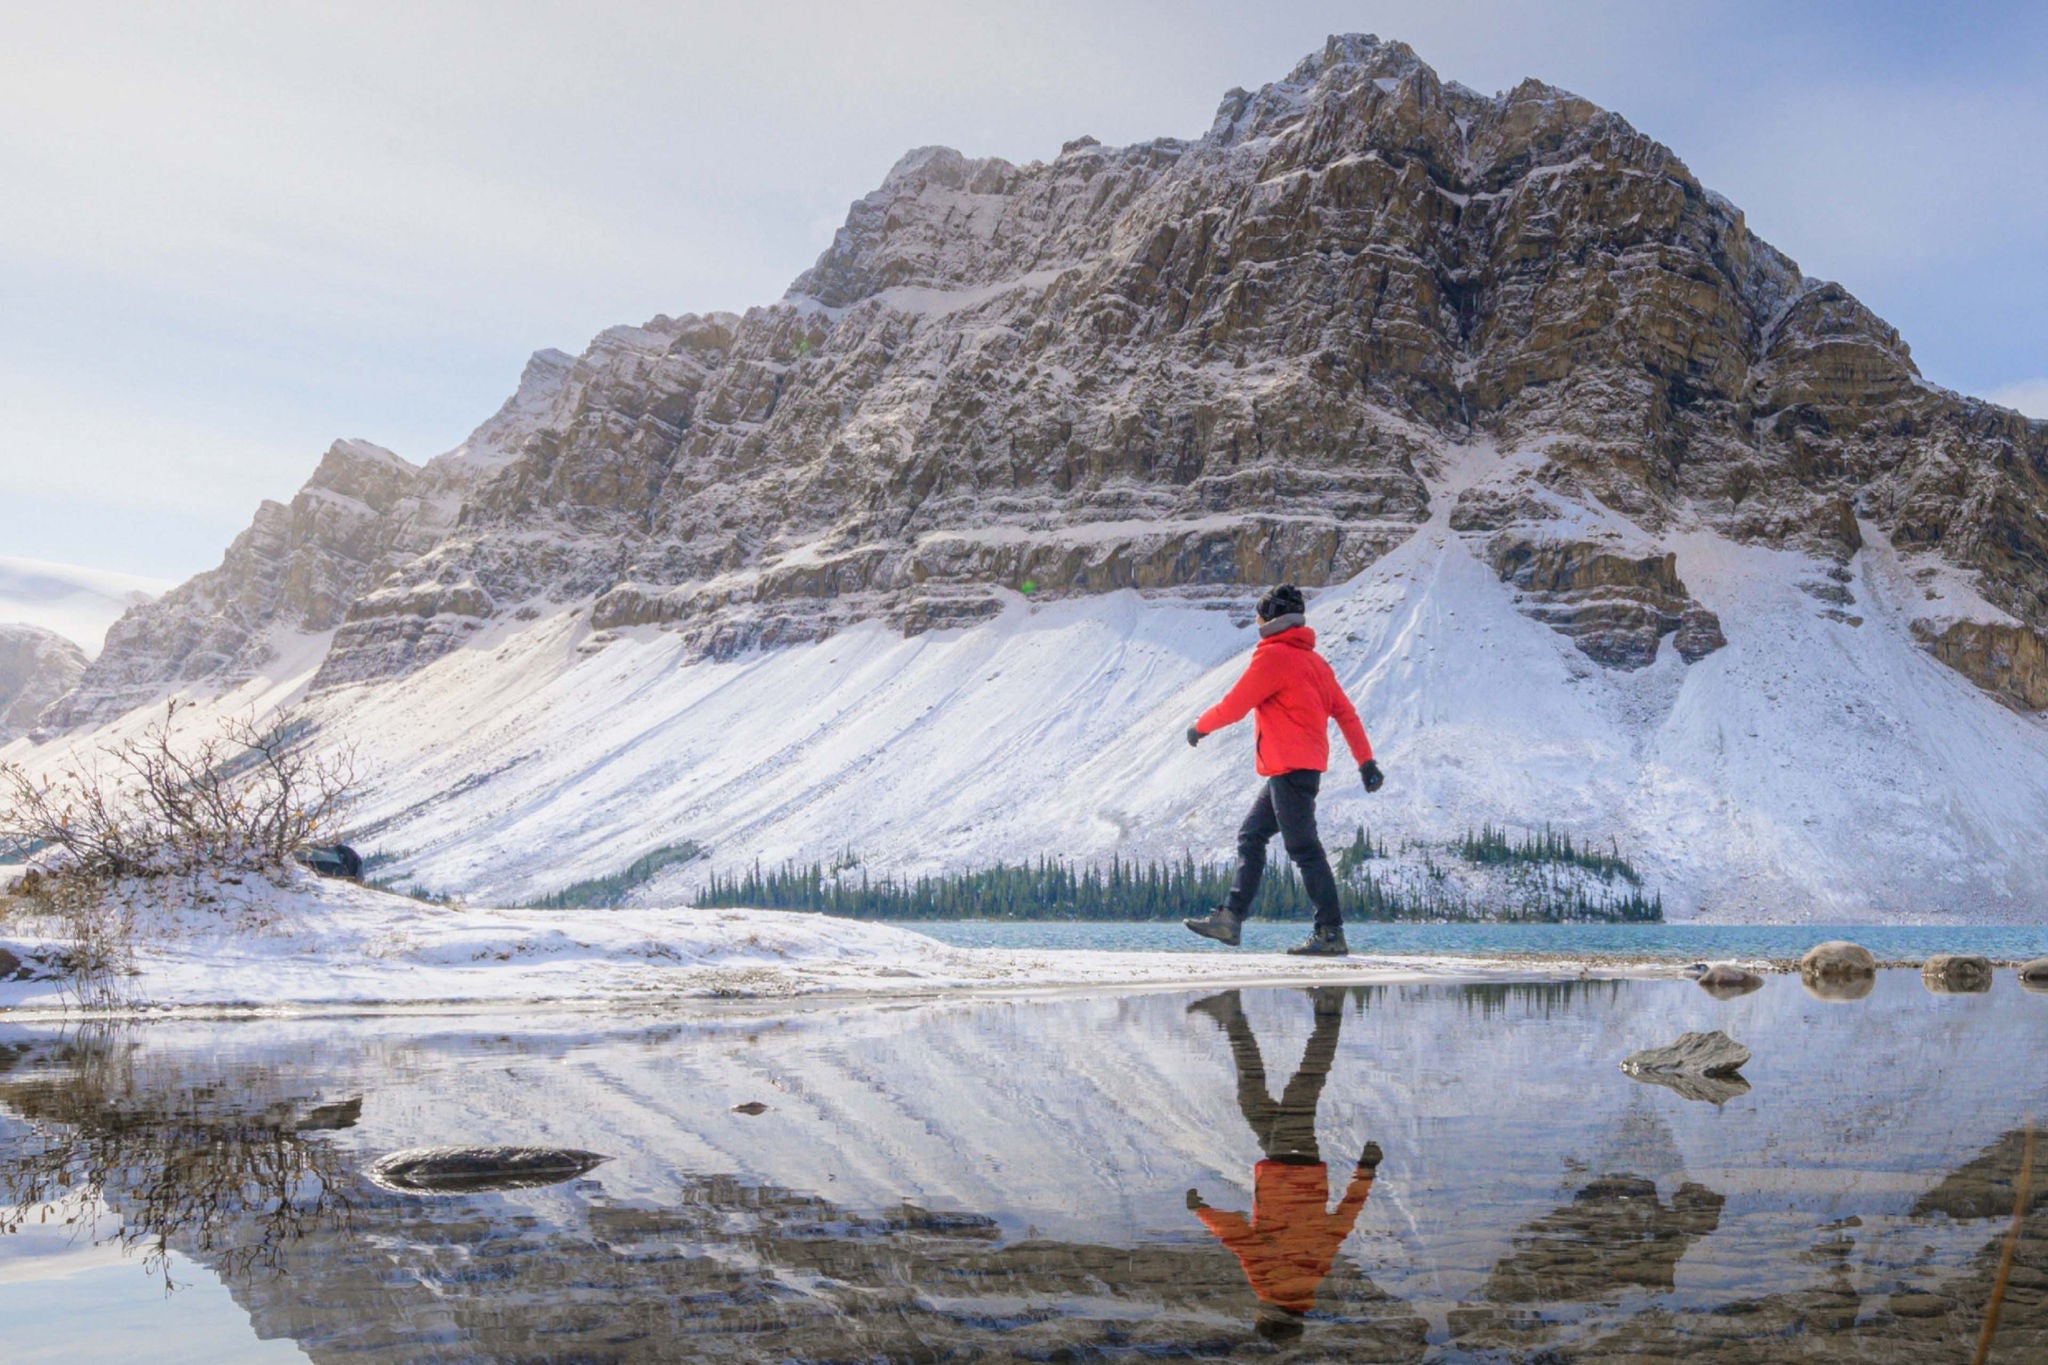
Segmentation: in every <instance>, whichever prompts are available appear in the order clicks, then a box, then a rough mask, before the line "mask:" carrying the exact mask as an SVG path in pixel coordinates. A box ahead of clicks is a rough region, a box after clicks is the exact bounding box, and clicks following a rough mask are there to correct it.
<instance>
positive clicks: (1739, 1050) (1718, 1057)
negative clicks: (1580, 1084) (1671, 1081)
mask: <svg viewBox="0 0 2048 1365" xmlns="http://www.w3.org/2000/svg"><path fill="white" fill-rule="evenodd" d="M1748 1062H1749V1049H1748V1048H1746V1047H1744V1046H1743V1045H1742V1044H1740V1043H1738V1042H1736V1041H1735V1040H1734V1039H1733V1038H1730V1037H1729V1036H1728V1035H1727V1034H1725V1033H1723V1032H1721V1030H1719V1029H1715V1030H1714V1031H1713V1032H1712V1033H1685V1034H1680V1035H1679V1039H1678V1041H1677V1042H1675V1043H1672V1044H1671V1045H1670V1046H1668V1047H1646V1048H1644V1049H1643V1050H1642V1051H1641V1052H1631V1053H1630V1054H1629V1055H1628V1056H1627V1057H1626V1058H1624V1059H1623V1061H1622V1063H1621V1069H1622V1070H1623V1071H1626V1072H1628V1074H1629V1075H1631V1076H1642V1075H1648V1074H1651V1073H1677V1074H1685V1075H1692V1076H1732V1075H1734V1074H1735V1073H1736V1072H1738V1071H1740V1070H1742V1068H1743V1067H1744V1066H1745V1065H1747V1064H1748Z"/></svg>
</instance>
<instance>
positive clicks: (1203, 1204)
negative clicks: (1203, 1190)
mask: <svg viewBox="0 0 2048 1365" xmlns="http://www.w3.org/2000/svg"><path fill="white" fill-rule="evenodd" d="M1188 1207H1189V1208H1191V1209H1206V1208H1208V1207H1209V1201H1208V1200H1206V1199H1204V1198H1202V1196H1201V1195H1199V1194H1196V1193H1195V1192H1194V1191H1193V1190H1189V1191H1188Z"/></svg>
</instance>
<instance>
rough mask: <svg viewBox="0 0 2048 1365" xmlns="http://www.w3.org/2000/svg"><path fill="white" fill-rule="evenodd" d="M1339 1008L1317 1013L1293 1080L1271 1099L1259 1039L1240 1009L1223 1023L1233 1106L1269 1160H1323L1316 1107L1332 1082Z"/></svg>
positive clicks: (1339, 1025)
mask: <svg viewBox="0 0 2048 1365" xmlns="http://www.w3.org/2000/svg"><path fill="white" fill-rule="evenodd" d="M1343 1023H1344V1018H1343V1014H1342V1012H1341V1011H1340V1010H1336V1009H1332V1010H1320V1009H1319V1010H1317V1011H1316V1027H1315V1032H1314V1033H1313V1034H1311V1035H1310V1036H1309V1040H1308V1048H1307V1050H1306V1051H1304V1052H1303V1053H1302V1054H1301V1065H1300V1066H1298V1067H1296V1068H1295V1071H1294V1079H1293V1080H1291V1081H1289V1082H1287V1088H1286V1089H1285V1090H1283V1091H1281V1092H1280V1098H1279V1099H1277V1100H1276V1099H1274V1098H1273V1096H1272V1094H1271V1093H1270V1092H1269V1091H1268V1090H1267V1089H1266V1061H1265V1058H1263V1057H1261V1056H1260V1055H1259V1040H1258V1038H1257V1037H1256V1036H1255V1035H1254V1034H1253V1033H1252V1026H1251V1025H1250V1024H1249V1023H1247V1022H1246V1021H1245V1017H1244V1014H1243V1013H1242V1012H1241V1011H1238V1012H1233V1013H1232V1014H1231V1015H1230V1017H1229V1018H1228V1019H1227V1020H1226V1021H1225V1023H1224V1025H1223V1031H1224V1032H1225V1033H1226V1034H1227V1035H1229V1038H1230V1055H1231V1057H1232V1059H1233V1060H1235V1061H1236V1063H1237V1107H1238V1111H1239V1112H1240V1113H1242V1114H1243V1115H1244V1121H1245V1122H1246V1123H1248V1124H1250V1125H1251V1127H1252V1132H1253V1133H1254V1134H1255V1135H1256V1136H1257V1137H1258V1139H1259V1150H1260V1151H1261V1152H1264V1153H1265V1155H1266V1159H1267V1160H1268V1161H1283V1162H1295V1163H1313V1162H1317V1161H1321V1160H1322V1159H1323V1158H1322V1154H1321V1152H1320V1151H1319V1150H1318V1149H1317V1147H1316V1105H1317V1104H1318V1103H1319V1102H1320V1101H1321V1099H1322V1097H1323V1082H1324V1081H1327V1080H1328V1079H1330V1064H1331V1063H1332V1062H1334V1061H1336V1060H1337V1034H1338V1030H1339V1029H1341V1028H1342V1027H1343Z"/></svg>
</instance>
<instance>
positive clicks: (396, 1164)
mask: <svg viewBox="0 0 2048 1365" xmlns="http://www.w3.org/2000/svg"><path fill="white" fill-rule="evenodd" d="M610 1159H611V1158H609V1157H604V1156H599V1155H598V1154H597V1153H596V1152H585V1151H579V1150H577V1149H576V1148H574V1147H410V1148H407V1149H406V1150H405V1151H402V1152H393V1153H391V1155H389V1156H386V1157H382V1158H380V1159H379V1160H378V1161H377V1162H376V1163H375V1164H374V1165H372V1166H371V1167H370V1172H369V1174H370V1179H371V1180H372V1181H374V1182H375V1183H377V1184H378V1185H381V1186H383V1187H384V1188H385V1189H387V1190H396V1191H398V1192H399V1193H402V1194H470V1193H474V1192H477V1191H480V1190H518V1189H529V1188H532V1187H533V1186H536V1185H552V1184H555V1183H556V1182H557V1181H562V1180H571V1179H574V1178H575V1177H576V1176H579V1175H582V1174H583V1173H584V1172H585V1171H588V1170H590V1169H591V1168H592V1167H594V1166H596V1165H597V1164H598V1163H599V1162H601V1161H608V1160H610Z"/></svg>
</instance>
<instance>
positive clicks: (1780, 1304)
mask: <svg viewBox="0 0 2048 1365" xmlns="http://www.w3.org/2000/svg"><path fill="white" fill-rule="evenodd" d="M1700 1028H1723V1029H1725V1030H1726V1031H1728V1032H1729V1033H1730V1034H1732V1035H1733V1036H1734V1037H1736V1038H1737V1039H1739V1040H1741V1041H1742V1042H1744V1043H1746V1044H1747V1045H1748V1046H1749V1047H1750V1048H1751V1049H1752V1050H1753V1052H1754V1053H1755V1058H1754V1060H1753V1061H1752V1062H1751V1063H1750V1064H1749V1066H1748V1067H1747V1068H1745V1072H1744V1077H1745V1078H1746V1083H1747V1084H1746V1088H1745V1087H1744V1086H1743V1085H1740V1084H1737V1085H1731V1086H1728V1087H1725V1088H1722V1089H1717V1090H1714V1091H1712V1092H1711V1093H1713V1094H1714V1095H1715V1096H1716V1098H1717V1099H1718V1100H1719V1102H1718V1103H1717V1102H1713V1101H1712V1100H1703V1099H1694V1098H1688V1096H1687V1093H1686V1092H1684V1091H1681V1090H1673V1089H1670V1088H1666V1087H1661V1086H1655V1085H1646V1084H1642V1083H1638V1082H1635V1081H1632V1080H1631V1079H1629V1078H1628V1077H1627V1076H1625V1075H1623V1074H1622V1073H1621V1072H1620V1071H1619V1069H1618V1068H1617V1066H1616V1063H1617V1062H1618V1060H1619V1059H1620V1058H1621V1057H1622V1056H1623V1055H1625V1054H1626V1053H1627V1052H1629V1051H1631V1050H1633V1049H1635V1048H1638V1047H1643V1046H1647V1045H1650V1044H1655V1043H1661V1042H1668V1041H1670V1040H1671V1039H1672V1038H1674V1037H1676V1035H1677V1034H1678V1033H1679V1032H1682V1031H1684V1030H1686V1029H1700ZM2044 1043H2048V996H2039V995H2030V994H2027V993H2024V992H2022V991H2021V990H2019V989H2018V988H2017V986H2016V985H2015V984H2014V983H2013V982H2012V980H2011V978H2010V976H2006V977H2004V978H2003V979H2001V981H2000V982H1999V983H1998V985H1997V986H1996V987H1995V988H1994V989H1993V990H1992V991H1991V992H1990V993H1989V994H1985V995H1976V996H1944V995H1935V994H1932V993H1930V992H1928V991H1927V990H1925V989H1924V988H1923V987H1922V985H1921V983H1920V980H1919V978H1918V976H1917V975H1915V974H1907V973H1887V974H1885V975H1884V977H1883V978H1882V979H1881V980H1880V982H1879V984H1878V988H1877V990H1876V991H1875V992H1874V993H1873V994H1871V995H1870V996H1869V997H1868V998H1865V999H1862V1000H1859V1001H1855V1002H1851V1003H1833V1002H1825V1001H1820V1000H1816V999H1814V998H1813V997H1811V996H1809V995H1807V994H1806V993H1805V992H1804V991H1802V989H1801V988H1800V986H1799V985H1798V983H1797V982H1796V981H1795V980H1791V979H1786V978H1780V979H1776V980H1773V981H1771V982H1770V983H1769V984H1768V985H1767V986H1766V987H1765V988H1764V989H1763V990H1761V991H1758V992H1756V993H1754V994H1752V995H1748V996H1744V997H1741V998H1738V999H1735V1000H1729V1001H1717V1000H1715V999H1713V998H1711V997H1709V996H1708V995H1707V994H1706V993H1705V992H1702V991H1700V990H1699V989H1697V988H1696V987H1694V986H1692V985H1691V984H1690V983H1686V982H1676V981H1649V982H1609V983H1590V984H1586V983H1570V984H1552V985H1535V984H1529V985H1497V984H1496V985H1487V986H1445V985H1435V986H1411V987H1398V986H1390V987H1377V988H1369V989H1352V990H1335V991H1332V990H1327V989H1326V990H1323V991H1319V992H1314V993H1309V992H1302V991H1292V990H1259V991H1251V990H1247V991H1244V992H1242V993H1236V992H1230V993H1225V994H1221V995H1210V996H1204V997H1195V996H1190V995H1178V996H1176V995H1170V994H1148V995H1142V996H1135V997H1129V998H1115V997H1109V996H1101V995H1093V996H1081V997H1071V998H1064V999H1051V1000H1017V999H1006V1000H997V1001H985V1002H978V1003H973V1002H962V1003H948V1004H929V1003H925V1004H918V1005H914V1006H908V1005H907V1006H877V1005H874V1004H866V1005H860V1006H849V1007H844V1008H838V1007H817V1008H808V1009H803V1010H800V1011H796V1012H792V1013H788V1014H785V1015H782V1016H778V1017H765V1016H762V1015H759V1014H754V1013H734V1014H727V1015H716V1016H710V1017H698V1018H694V1019H690V1020H687V1021H669V1022H664V1023H661V1024H658V1025H643V1026H638V1027H630V1028H628V1027H623V1026H622V1027H620V1028H618V1029H616V1030H600V1031H595V1032H593V1031H592V1029H591V1027H590V1024H589V1021H588V1020H587V1019H583V1020H577V1019H571V1018H566V1017H564V1018H531V1019H524V1020H521V1021H519V1022H518V1023H516V1024H508V1023H507V1022H506V1021H505V1020H503V1019H492V1020H488V1021H477V1020H471V1021H467V1022H458V1021H447V1020H427V1021H423V1020H420V1019H417V1018H415V1019H411V1020H399V1019H382V1020H350V1021H333V1020H323V1021H294V1022H288V1023H279V1022H266V1023H263V1024H258V1025H240V1024H238V1025H222V1024H212V1025H205V1026H201V1025H197V1024H183V1023H160V1024H154V1025H149V1026H145V1027H141V1028H137V1029H131V1030H126V1031H109V1032H87V1033H71V1034H55V1033H42V1032H30V1031H27V1030H22V1029H16V1030H12V1031H0V1208H8V1207H11V1208H13V1209H15V1210H16V1217H15V1218H14V1219H12V1220H10V1222H11V1226H12V1228H13V1230H11V1231H9V1232H7V1233H6V1234H4V1235H0V1315H4V1320H5V1321H6V1322H7V1323H8V1324H9V1329H8V1344H9V1358H10V1359H34V1358H42V1359H51V1360H92V1359H114V1358H119V1359H126V1360H153V1359H177V1358H189V1359H195V1360H226V1359H242V1358H246V1359H277V1358H291V1357H293V1356H295V1355H297V1354H299V1353H303V1355H304V1356H307V1357H310V1358H312V1359H314V1360H322V1361H330V1360H331V1361H340V1360H348V1361H416V1360H430V1361H455V1360H479V1359H483V1360H518V1361H637V1360H698V1359H729V1360H763V1359H772V1360H785V1359H786V1360H834V1361H840V1360H856V1359H857V1360H904V1361H910V1360H918V1361H922V1360H934V1359H946V1360H1012V1359H1014V1360H1057V1359H1077V1358H1086V1359H1123V1358H1130V1359H1138V1358H1152V1357H1160V1356H1165V1357H1181V1356H1192V1357H1202V1358H1239V1357H1241V1358H1246V1359H1272V1358H1279V1359H1302V1360H1310V1359H1314V1360H1324V1359H1341V1360H1372V1361H1381V1360H1384V1361H1500V1360H1514V1361H1527V1362H1538V1361H1575V1360H1613V1361H1620V1360H1639V1359H1662V1358H1670V1357H1675V1356H1678V1355H1681V1354H1682V1355H1684V1356H1686V1357H1688V1358H1691V1359H1696V1360H1704V1361H1727V1362H1764V1361H1772V1362H1775V1361H1786V1360H1815V1361H1836V1360H1839V1361H1850V1360H1871V1361H1901V1362H1903V1361H1916V1362H1917V1361H1946V1360H1957V1361H1963V1360H1967V1359H1968V1358H1969V1352H1970V1350H1971V1348H1972V1346H1973V1345H1974V1340H1975V1335H1976V1332H1977V1328H1978V1324H1979V1322H1980V1320H1981V1313H1982V1308H1983V1305H1984V1303H1985V1301H1986V1299H1987V1298H1988V1297H1989V1292H1990V1284H1991V1278H1992V1274H1993V1270H1994V1266H1995V1262H1996V1259H1997V1256H1998V1253H1999V1250H2000V1246H2001V1239H2002V1237H2003V1235H2004V1233H2005V1231H2006V1229H2007V1228H2008V1226H2009V1225H2010V1215H2011V1210H2012V1200H2013V1195H2014V1180H2015V1177H2016V1174H2017V1169H2018V1166H2019V1152H2020V1136H2019V1134H2020V1130H2021V1128H2022V1125H2023V1123H2024V1122H2025V1120H2026V1119H2027V1118H2028V1117H2030V1116H2032V1115H2035V1114H2039V1113H2040V1112H2042V1111H2043V1110H2044V1109H2048V1104H2044V1103H2043V1101H2044V1099H2048V1087H2044V1086H2043V1084H2042V1082H2041V1081H2040V1076H2041V1075H2042V1074H2043V1071H2044V1070H2048V1068H2044V1067H2043V1066H2042V1065H2041V1062H2042V1058H2043V1044H2044ZM736 1106H748V1107H749V1108H751V1107H753V1106H764V1107H762V1108H761V1109H760V1110H759V1112H753V1113H749V1112H741V1111H739V1110H737V1109H736ZM503 1144H521V1145H523V1146H527V1147H536V1146H538V1147H561V1148H573V1149H578V1150H580V1151H586V1152H591V1153H597V1154H600V1155H602V1156H604V1157H606V1158H607V1159H606V1160H605V1161H604V1162H603V1163H602V1164H599V1165H597V1166H595V1167H594V1168H591V1169H588V1170H586V1171H583V1172H582V1173H580V1174H578V1173H576V1169H577V1163H574V1162H571V1163H567V1164H565V1165H564V1166H563V1167H562V1168H561V1169H562V1170H563V1172H564V1176H563V1178H561V1179H557V1180H554V1182H553V1183H535V1181H536V1179H537V1177H536V1176H534V1175H533V1172H534V1171H535V1170H539V1169H541V1168H540V1167H536V1166H533V1165H531V1163H530V1154H529V1165H528V1167H527V1168H526V1169H525V1173H524V1174H522V1175H520V1176H519V1177H518V1178H516V1179H512V1180H509V1181H507V1182H504V1183H503V1184H499V1185H494V1184H493V1183H492V1182H491V1181H489V1180H488V1179H480V1180H479V1179H470V1178H469V1176H468V1175H467V1174H466V1173H465V1171H466V1168H464V1169H463V1170H459V1171H458V1175H460V1176H461V1178H458V1179H456V1180H455V1181H454V1182H453V1183H452V1184H445V1185H436V1184H434V1183H433V1181H432V1180H426V1181H416V1182H415V1183H414V1184H411V1185H407V1184H405V1183H403V1182H397V1181H393V1180H391V1179H388V1178H384V1177H383V1176H380V1177H379V1178H375V1179H373V1178H372V1167H373V1165H374V1164H375V1163H377V1162H379V1161H380V1160H381V1159H384V1158H388V1157H390V1156H392V1154H394V1153H400V1152H405V1151H407V1150H409V1149H418V1148H423V1147H433V1146H447V1145H463V1146H485V1145H503ZM437 1160H438V1159H437ZM380 1169H382V1170H384V1171H387V1172H388V1171H389V1170H390V1169H394V1168H392V1167H389V1166H387V1167H384V1168H380ZM408 1169H413V1170H415V1171H416V1172H417V1171H418V1170H426V1171H428V1172H429V1173H430V1175H431V1174H432V1173H433V1172H438V1171H443V1170H444V1167H443V1166H440V1165H434V1164H431V1163H430V1164H429V1165H427V1166H424V1167H412V1168H408ZM436 1178H438V1177H436ZM2035 1188H2036V1194H2035V1196H2034V1198H2033V1200H2032V1201H2031V1205H2032V1208H2031V1212H2030V1214H2029V1216H2028V1218H2027V1220H2026V1223H2025V1234H2026V1235H2025V1238H2024V1239H2023V1241H2022V1243H2021V1245H2020V1250H2019V1257H2018V1270H2017V1272H2016V1273H2015V1274H2014V1276H2013V1277H2012V1280H2011V1284H2010V1289H2009V1295H2008V1299H2007V1304H2006V1310H2005V1325H2004V1327H2003V1329H2002V1331H2001V1333H2000V1335H1999V1338H1998V1349H1997V1351H1996V1352H1995V1353H1994V1355H1993V1359H1995V1360H2000V1361H2009V1362H2019V1361H2035V1362H2038V1361H2040V1360H2043V1359H2048V1180H2042V1181H2038V1182H2037V1183H2036V1187H2035ZM66 1220H69V1221H68V1222H67V1221H66ZM167 1282H168V1283H169V1284H170V1285H172V1286H173V1287H172V1288H171V1289H170V1291H169V1292H168V1293H166V1283H167ZM17 1346H19V1347H21V1351H19V1352H17V1351H16V1350H15V1348H16V1347H17Z"/></svg>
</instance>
